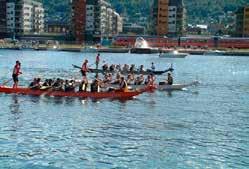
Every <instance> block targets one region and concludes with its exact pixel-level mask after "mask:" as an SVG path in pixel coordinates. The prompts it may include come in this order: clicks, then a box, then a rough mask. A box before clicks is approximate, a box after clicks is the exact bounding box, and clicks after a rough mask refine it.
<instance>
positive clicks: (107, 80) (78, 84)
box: [12, 54, 173, 92]
mask: <svg viewBox="0 0 249 169" xmlns="http://www.w3.org/2000/svg"><path fill="white" fill-rule="evenodd" d="M99 63H100V55H99V54H98V55H97V56H96V61H95V64H96V69H98V67H99ZM102 69H103V70H104V71H106V70H109V71H111V72H114V71H115V72H117V73H116V75H115V77H113V74H112V73H105V74H104V78H103V79H100V78H99V76H98V74H96V75H95V79H94V80H93V81H92V82H91V83H90V81H89V80H88V78H87V73H88V72H89V68H88V60H87V59H86V60H85V61H84V62H83V64H82V67H81V74H82V80H81V81H75V80H63V79H60V78H57V79H45V81H44V82H42V81H41V79H40V78H34V79H33V81H32V82H31V83H30V85H29V88H31V89H34V90H37V89H39V90H52V91H65V92H69V91H73V92H75V91H77V89H76V88H78V91H79V92H81V91H91V92H98V91H100V88H105V89H106V86H109V87H108V88H109V89H108V90H118V91H126V90H128V86H129V85H154V84H155V76H154V75H153V74H149V75H147V77H144V75H143V74H140V75H134V74H133V73H130V74H128V75H127V77H124V76H123V75H122V74H121V73H120V72H122V71H126V72H133V71H134V70H139V71H141V72H142V71H145V70H144V66H143V65H141V66H140V67H139V69H136V67H135V65H131V66H129V65H127V64H125V65H124V66H123V67H121V65H114V64H112V65H111V66H108V65H107V64H104V65H103V66H102ZM151 70H155V65H154V63H152V64H151ZM20 74H22V72H21V63H20V61H16V65H15V66H14V69H13V74H12V78H13V81H14V84H13V88H17V87H18V76H19V75H20ZM162 84H168V85H172V84H173V77H172V76H171V74H170V73H168V76H167V80H165V82H160V84H159V85H162ZM112 85H115V86H119V87H118V88H113V87H110V86H112Z"/></svg>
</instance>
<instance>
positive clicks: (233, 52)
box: [0, 45, 249, 56]
mask: <svg viewBox="0 0 249 169" xmlns="http://www.w3.org/2000/svg"><path fill="white" fill-rule="evenodd" d="M0 50H37V51H58V52H59V51H63V52H82V53H84V52H85V53H130V50H131V48H118V47H115V48H110V47H106V48H92V47H85V48H84V47H82V46H80V45H77V46H76V45H62V46H60V47H56V46H55V45H54V46H51V45H49V46H45V45H40V46H37V47H28V48H21V47H18V46H13V45H8V46H6V47H0ZM172 50H175V49H153V51H156V52H154V54H157V53H160V52H169V51H172ZM177 50H178V51H179V52H182V53H188V54H190V55H221V56H249V49H184V48H179V49H177ZM137 54H139V53H137ZM148 54H149V53H148Z"/></svg>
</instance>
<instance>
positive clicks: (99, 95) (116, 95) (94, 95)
mask: <svg viewBox="0 0 249 169" xmlns="http://www.w3.org/2000/svg"><path fill="white" fill-rule="evenodd" d="M147 90H148V89H147V88H144V89H141V90H134V91H127V92H122V91H115V90H114V91H107V92H73V91H72V92H65V91H53V90H45V91H44V90H40V89H35V90H34V89H30V88H24V87H19V88H11V87H6V86H0V93H6V94H22V95H32V96H54V97H78V98H91V99H103V98H108V99H129V98H132V97H134V96H137V95H139V94H141V93H143V92H146V91H147Z"/></svg>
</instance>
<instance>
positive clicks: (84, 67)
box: [81, 59, 88, 80]
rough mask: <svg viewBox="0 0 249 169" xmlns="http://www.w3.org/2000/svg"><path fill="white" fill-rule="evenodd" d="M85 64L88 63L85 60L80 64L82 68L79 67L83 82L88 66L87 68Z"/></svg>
mask: <svg viewBox="0 0 249 169" xmlns="http://www.w3.org/2000/svg"><path fill="white" fill-rule="evenodd" d="M87 63H88V60H87V59H86V60H85V61H84V63H83V64H82V67H81V73H82V76H83V80H86V79H87V77H86V76H87V72H88V66H87Z"/></svg>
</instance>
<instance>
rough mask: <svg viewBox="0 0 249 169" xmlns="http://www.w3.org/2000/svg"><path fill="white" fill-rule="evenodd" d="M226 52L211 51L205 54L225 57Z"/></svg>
mask: <svg viewBox="0 0 249 169" xmlns="http://www.w3.org/2000/svg"><path fill="white" fill-rule="evenodd" d="M224 53H225V51H221V50H209V51H207V52H205V53H204V55H212V56H221V55H224Z"/></svg>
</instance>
